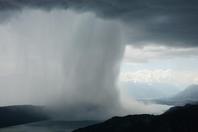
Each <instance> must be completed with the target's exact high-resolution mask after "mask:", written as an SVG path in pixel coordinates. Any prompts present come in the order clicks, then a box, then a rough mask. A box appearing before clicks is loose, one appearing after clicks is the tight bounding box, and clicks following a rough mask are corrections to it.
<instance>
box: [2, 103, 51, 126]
mask: <svg viewBox="0 0 198 132" xmlns="http://www.w3.org/2000/svg"><path fill="white" fill-rule="evenodd" d="M46 119H48V117H47V115H45V112H44V110H43V108H42V107H39V106H31V105H16V106H5V107H0V128H2V127H7V126H13V125H19V124H24V123H29V122H35V121H41V120H46Z"/></svg>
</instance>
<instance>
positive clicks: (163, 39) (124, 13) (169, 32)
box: [0, 0, 198, 46]
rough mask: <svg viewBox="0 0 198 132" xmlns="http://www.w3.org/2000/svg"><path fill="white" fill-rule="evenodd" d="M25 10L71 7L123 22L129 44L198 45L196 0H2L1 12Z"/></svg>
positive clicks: (197, 7)
mask: <svg viewBox="0 0 198 132" xmlns="http://www.w3.org/2000/svg"><path fill="white" fill-rule="evenodd" d="M23 7H31V8H42V9H46V10H49V9H54V8H64V9H67V8H68V7H69V8H75V9H77V10H79V11H94V12H95V13H96V14H97V15H99V16H102V17H104V18H116V19H120V20H121V21H123V22H124V23H126V24H127V27H126V28H127V29H126V31H127V32H126V36H127V42H126V43H129V44H144V45H145V44H148V43H156V44H166V45H169V46H197V45H198V35H197V34H198V2H197V1H196V0H191V1H186V0H149V1H148V0H0V10H1V12H2V11H4V12H5V11H9V10H13V11H16V10H21V9H22V8H23ZM1 16H2V15H1ZM4 18H5V16H4V17H3V18H2V17H1V19H4Z"/></svg>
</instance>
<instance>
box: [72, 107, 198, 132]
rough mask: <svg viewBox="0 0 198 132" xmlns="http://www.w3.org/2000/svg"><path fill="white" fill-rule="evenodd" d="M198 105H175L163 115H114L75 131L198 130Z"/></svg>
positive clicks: (190, 131) (137, 131)
mask: <svg viewBox="0 0 198 132" xmlns="http://www.w3.org/2000/svg"><path fill="white" fill-rule="evenodd" d="M197 122H198V105H185V106H182V107H173V108H171V109H169V110H168V111H167V112H165V113H164V114H162V115H158V116H154V115H130V116H126V117H114V118H112V119H109V120H107V121H105V122H103V123H100V124H96V125H92V126H88V127H86V128H80V129H77V130H75V131H74V132H197V131H198V125H197Z"/></svg>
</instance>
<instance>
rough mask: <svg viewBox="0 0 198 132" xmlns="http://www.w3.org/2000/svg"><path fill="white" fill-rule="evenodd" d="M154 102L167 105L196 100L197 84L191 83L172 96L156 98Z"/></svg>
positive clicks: (195, 101) (197, 99) (191, 102)
mask: <svg viewBox="0 0 198 132" xmlns="http://www.w3.org/2000/svg"><path fill="white" fill-rule="evenodd" d="M155 102H156V103H159V104H167V105H185V104H194V103H197V102H198V85H191V86H189V87H188V88H186V89H185V90H183V91H181V92H180V93H178V94H176V95H175V96H173V97H170V98H165V99H157V100H155Z"/></svg>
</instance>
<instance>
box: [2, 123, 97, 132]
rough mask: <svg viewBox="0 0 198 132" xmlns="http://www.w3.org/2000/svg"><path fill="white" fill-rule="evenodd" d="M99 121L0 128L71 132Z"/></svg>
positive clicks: (15, 131)
mask: <svg viewBox="0 0 198 132" xmlns="http://www.w3.org/2000/svg"><path fill="white" fill-rule="evenodd" d="M95 123H98V121H42V122H37V123H29V124H24V125H18V126H13V127H7V128H2V129H0V132H71V131H72V130H74V129H77V128H80V127H85V126H88V125H93V124H95Z"/></svg>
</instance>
